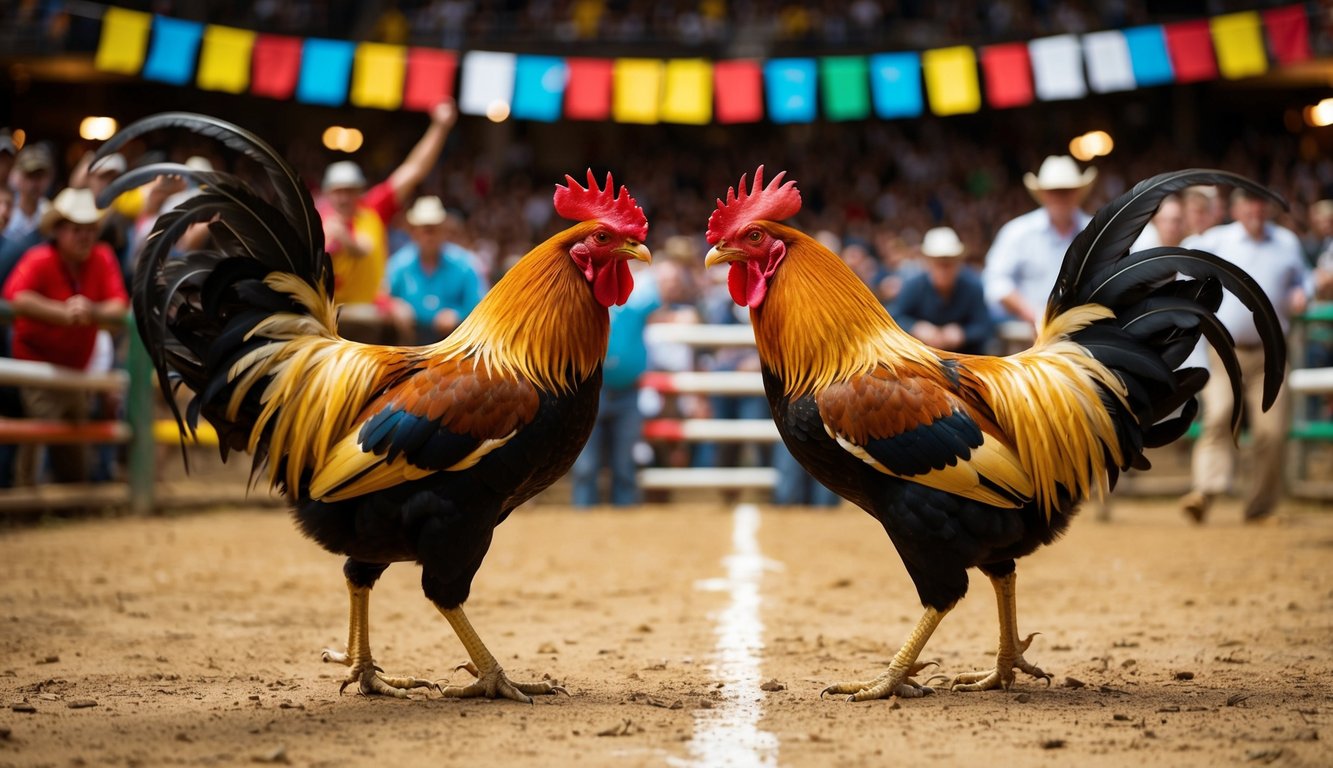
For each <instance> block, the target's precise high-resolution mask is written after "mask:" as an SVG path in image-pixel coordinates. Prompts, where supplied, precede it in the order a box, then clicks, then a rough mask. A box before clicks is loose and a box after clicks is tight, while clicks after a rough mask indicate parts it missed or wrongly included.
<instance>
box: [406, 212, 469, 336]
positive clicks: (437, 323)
mask: <svg viewBox="0 0 1333 768" xmlns="http://www.w3.org/2000/svg"><path fill="white" fill-rule="evenodd" d="M404 218H405V219H406V221H407V226H408V231H409V233H410V234H411V236H412V242H411V243H408V244H407V245H405V246H403V247H402V248H399V249H398V250H397V251H395V252H394V254H393V256H392V257H391V258H390V259H389V269H388V283H389V295H390V296H392V297H393V299H394V317H395V318H396V319H398V321H399V323H400V326H401V327H400V332H402V333H404V335H406V336H407V337H408V338H411V339H413V343H416V344H430V343H433V342H436V341H439V340H440V339H442V338H444V337H445V336H448V335H449V333H450V332H451V331H453V329H454V328H456V327H458V324H459V323H461V322H463V318H465V317H467V316H468V313H469V312H471V311H472V309H473V308H474V307H476V306H477V303H478V302H480V301H481V276H480V275H479V274H477V270H476V268H475V267H474V266H473V265H472V255H471V254H470V253H468V251H466V250H465V249H463V248H462V247H460V246H458V245H455V244H454V243H451V242H449V231H448V229H447V227H448V224H447V223H446V222H447V220H448V218H449V214H448V213H446V212H445V210H444V204H443V203H441V202H440V198H438V197H436V196H434V195H427V196H424V197H419V198H417V200H416V202H415V203H413V204H412V207H411V208H409V209H408V211H407V214H406V215H405V216H404Z"/></svg>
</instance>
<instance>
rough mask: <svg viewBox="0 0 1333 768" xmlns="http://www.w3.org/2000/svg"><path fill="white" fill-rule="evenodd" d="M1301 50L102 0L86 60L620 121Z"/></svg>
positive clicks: (1288, 44) (1033, 94) (341, 102)
mask: <svg viewBox="0 0 1333 768" xmlns="http://www.w3.org/2000/svg"><path fill="white" fill-rule="evenodd" d="M1310 57H1311V50H1310V33H1309V23H1308V19H1307V17H1306V11H1305V7H1304V6H1303V5H1299V4H1296V5H1290V6H1283V7H1280V8H1273V9H1269V10H1265V11H1246V12H1241V13H1228V14H1224V15H1219V16H1214V17H1211V18H1207V19H1196V20H1189V21H1179V22H1173V23H1169V24H1155V25H1149V26H1140V27H1132V28H1128V29H1118V30H1105V31H1099V32H1092V33H1089V34H1083V35H1075V34H1064V35H1055V36H1050V37H1042V38H1039V39H1035V40H1031V41H1027V42H1014V43H1004V44H999V45H986V46H979V47H973V46H966V45H959V46H952V47H947V48H937V49H932V50H926V51H895V52H885V53H876V54H871V55H854V56H822V57H793V58H774V59H766V60H756V59H731V60H717V61H714V60H710V59H705V58H676V59H648V58H618V59H606V58H580V57H560V56H535V55H527V54H516V53H508V52H502V51H480V50H473V51H466V52H463V53H461V54H460V53H458V52H455V51H448V50H441V49H436V48H425V47H415V46H400V45H385V44H382V43H357V42H351V41H347V40H330V39H326V38H316V37H308V38H300V37H292V36H285V35H271V34H264V33H258V32H254V31H251V30H246V29H238V28H235V27H228V26H220V25H216V24H207V25H206V24H201V23H198V22H193V21H186V20H182V19H176V18H171V17H168V16H161V15H153V14H149V13H144V12H140V11H132V10H127V9H123V8H115V7H111V8H108V9H107V10H106V13H105V14H104V15H103V19H102V32H101V39H100V42H99V45H98V49H97V56H96V66H97V68H98V69H100V70H104V71H107V72H116V73H121V74H126V75H138V76H141V77H143V78H144V79H146V80H153V81H158V82H163V83H170V84H173V85H179V86H188V85H190V84H191V83H193V85H194V86H195V87H198V88H201V89H204V90H210V91H221V92H225V93H234V94H240V93H247V92H248V93H250V94H253V95H255V96H261V97H266V98H272V99H295V100H296V101H298V102H302V103H306V104H316V105H323V106H328V107H342V106H346V105H351V106H354V107H365V108H372V109H384V110H400V109H402V110H417V111H428V110H430V109H431V108H432V107H433V106H434V105H435V104H437V103H439V102H440V101H441V100H442V99H444V98H446V97H454V96H455V86H457V101H458V107H459V110H460V111H461V112H462V113H463V114H469V115H490V116H492V117H495V110H496V108H497V105H499V107H500V108H501V110H502V114H506V115H508V116H512V117H514V118H517V119H522V120H532V121H542V122H555V121H558V120H613V121H615V122H619V123H640V124H647V123H679V124H687V125H705V124H708V123H714V122H715V123H750V122H759V121H762V120H765V119H767V120H769V121H771V122H774V123H809V122H813V121H815V120H816V119H819V117H820V116H821V114H822V117H823V119H825V120H834V121H837V120H862V119H866V118H871V117H877V118H881V119H895V118H911V117H917V116H920V115H923V114H926V113H927V112H929V113H930V114H934V115H941V116H944V115H959V114H968V113H973V112H978V111H980V110H981V109H982V108H983V106H984V107H988V108H992V109H1006V108H1012V107H1021V106H1025V105H1027V104H1031V103H1033V102H1036V101H1060V100H1070V99H1082V98H1086V97H1088V96H1089V95H1090V94H1104V93H1114V92H1119V91H1130V90H1134V89H1137V88H1148V87H1152V86H1159V85H1166V84H1170V83H1193V82H1201V81H1207V80H1216V79H1222V78H1224V79H1229V80H1235V79H1241V78H1247V77H1254V76H1258V75H1262V74H1264V73H1266V72H1268V71H1269V70H1270V69H1271V68H1274V67H1281V66H1285V65H1289V64H1293V63H1296V62H1300V61H1304V60H1307V59H1309V58H1310Z"/></svg>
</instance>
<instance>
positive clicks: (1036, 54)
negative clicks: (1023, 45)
mask: <svg viewBox="0 0 1333 768" xmlns="http://www.w3.org/2000/svg"><path fill="white" fill-rule="evenodd" d="M1028 52H1029V53H1030V54H1031V55H1032V85H1033V88H1034V89H1035V90H1036V92H1037V98H1038V99H1041V100H1042V101H1056V100H1059V99H1081V98H1083V97H1084V96H1087V95H1088V86H1087V83H1085V82H1084V80H1083V49H1082V47H1081V46H1080V45H1079V42H1078V37H1077V36H1075V35H1056V36H1055V37H1042V38H1038V39H1036V40H1033V41H1032V42H1030V43H1028Z"/></svg>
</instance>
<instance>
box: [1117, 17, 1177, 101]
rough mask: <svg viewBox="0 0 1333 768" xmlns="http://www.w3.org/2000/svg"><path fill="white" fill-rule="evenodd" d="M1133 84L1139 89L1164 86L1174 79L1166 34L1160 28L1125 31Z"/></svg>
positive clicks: (1136, 28) (1135, 28) (1152, 27)
mask: <svg viewBox="0 0 1333 768" xmlns="http://www.w3.org/2000/svg"><path fill="white" fill-rule="evenodd" d="M1125 44H1126V45H1127V46H1129V60H1130V62H1131V64H1132V65H1133V69H1134V82H1136V83H1137V84H1138V86H1139V87H1140V88H1147V87H1149V86H1153V85H1166V84H1167V83H1169V82H1171V81H1172V80H1174V79H1175V76H1176V75H1175V71H1174V70H1173V69H1172V68H1171V57H1170V55H1168V54H1167V51H1166V32H1165V31H1164V30H1163V29H1162V28H1161V27H1160V26H1155V25H1154V26H1148V27H1132V28H1130V29H1126V30H1125Z"/></svg>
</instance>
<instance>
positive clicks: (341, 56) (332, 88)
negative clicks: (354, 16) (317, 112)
mask: <svg viewBox="0 0 1333 768" xmlns="http://www.w3.org/2000/svg"><path fill="white" fill-rule="evenodd" d="M355 55H356V46H355V45H354V44H353V43H350V42H348V41H346V40H327V39H325V38H322V37H307V38H306V39H305V44H304V45H302V46H301V78H300V80H298V81H297V83H296V100H297V101H301V102H305V103H306V104H320V105H323V106H326V107H341V106H342V105H343V104H345V103H347V82H348V80H349V79H350V78H351V75H352V57H353V56H355Z"/></svg>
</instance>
